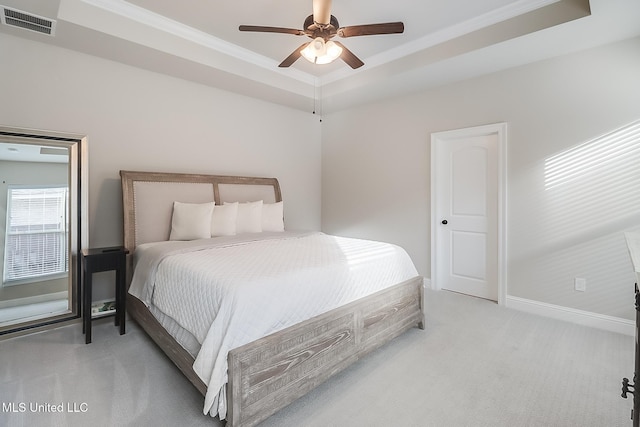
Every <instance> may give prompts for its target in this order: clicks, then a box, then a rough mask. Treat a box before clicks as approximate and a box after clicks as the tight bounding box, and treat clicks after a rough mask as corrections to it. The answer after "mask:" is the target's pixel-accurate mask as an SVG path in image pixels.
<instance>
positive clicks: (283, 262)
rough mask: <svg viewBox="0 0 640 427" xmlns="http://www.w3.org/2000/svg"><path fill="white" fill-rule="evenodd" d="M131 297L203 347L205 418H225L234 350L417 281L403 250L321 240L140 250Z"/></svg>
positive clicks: (272, 237)
mask: <svg viewBox="0 0 640 427" xmlns="http://www.w3.org/2000/svg"><path fill="white" fill-rule="evenodd" d="M134 255H135V257H134V262H135V273H134V276H133V280H132V284H131V288H130V291H129V292H130V293H131V294H132V295H133V296H135V297H137V298H138V299H140V300H142V301H143V302H144V303H145V304H147V305H148V306H150V305H153V306H155V308H156V309H158V310H160V311H162V312H163V313H165V314H166V315H168V316H170V317H171V318H173V319H174V320H175V321H176V322H177V323H178V324H179V325H180V326H182V327H183V328H185V329H186V330H188V331H189V332H190V333H191V334H193V335H194V336H195V337H196V339H197V340H198V342H199V343H200V344H201V347H200V351H199V353H198V355H197V357H196V359H195V363H194V365H193V368H194V370H195V372H196V373H197V374H198V376H199V377H200V378H201V379H202V381H203V382H204V383H205V384H208V389H207V394H206V397H205V404H204V413H207V412H209V413H210V414H211V415H212V416H215V415H216V414H217V415H219V416H220V419H224V418H225V417H226V411H227V408H226V394H225V392H226V387H225V384H226V382H227V353H228V352H229V350H231V349H233V348H236V347H239V346H241V345H243V344H246V343H248V342H251V341H254V340H256V339H258V338H261V337H263V336H266V335H268V334H270V333H273V332H276V331H278V330H281V329H283V328H285V327H287V326H290V325H293V324H295V323H298V322H300V321H303V320H306V319H309V318H311V317H313V316H315V315H318V314H321V313H324V312H326V311H329V310H331V309H333V308H336V307H339V306H341V305H344V304H347V303H349V302H351V301H354V300H356V299H358V298H361V297H363V296H366V295H369V294H372V293H374V292H376V291H379V290H381V289H384V288H386V287H389V286H391V285H394V284H397V283H400V282H403V281H405V280H408V279H410V278H412V277H415V276H417V275H418V273H417V271H416V269H415V267H414V265H413V263H412V262H411V259H410V258H409V256H408V255H407V253H406V252H405V251H404V250H403V249H402V248H400V247H398V246H394V245H390V244H386V243H380V242H372V241H365V240H357V239H349V238H341V237H335V236H330V235H326V234H323V233H291V232H284V233H261V234H250V235H243V236H234V237H216V238H213V239H203V240H196V241H191V242H162V243H153V244H146V245H140V246H139V247H138V248H136V251H135V254H134Z"/></svg>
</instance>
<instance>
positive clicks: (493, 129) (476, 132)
mask: <svg viewBox="0 0 640 427" xmlns="http://www.w3.org/2000/svg"><path fill="white" fill-rule="evenodd" d="M493 134H495V135H497V137H498V144H497V145H498V146H497V153H496V154H497V159H496V163H497V167H498V189H497V193H498V194H497V199H498V207H497V208H498V211H497V215H498V218H497V220H498V226H497V233H498V236H497V242H498V254H497V262H498V265H497V273H498V274H497V278H498V304H499V305H505V304H506V301H507V263H506V254H507V209H506V206H507V123H506V122H503V123H494V124H489V125H483V126H474V127H469V128H463V129H455V130H449V131H443V132H435V133H432V134H431V174H430V175H431V288H432V289H435V290H441V289H442V285H441V283H438V280H437V277H438V276H437V275H436V272H437V269H438V254H437V244H436V243H437V242H436V237H435V236H436V230H437V226H438V218H437V215H436V212H437V196H438V187H439V185H440V180H439V179H438V173H437V172H438V162H437V159H438V154H439V151H438V147H439V146H440V145H441V144H445V143H447V142H448V141H450V140H454V139H460V138H465V137H472V136H484V135H493Z"/></svg>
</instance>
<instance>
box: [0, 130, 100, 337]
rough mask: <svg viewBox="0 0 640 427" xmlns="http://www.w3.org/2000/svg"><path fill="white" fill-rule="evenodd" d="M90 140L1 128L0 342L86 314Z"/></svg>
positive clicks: (72, 136) (62, 134)
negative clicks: (83, 264) (84, 279)
mask: <svg viewBox="0 0 640 427" xmlns="http://www.w3.org/2000/svg"><path fill="white" fill-rule="evenodd" d="M87 159H88V156H87V139H86V137H85V136H83V135H76V134H67V133H61V132H51V131H41V130H32V129H21V128H12V127H6V126H0V226H1V227H0V229H1V231H0V276H1V278H2V282H1V283H0V339H3V338H8V337H12V336H16V335H20V334H24V333H29V332H34V331H38V330H43V329H48V328H52V327H56V326H60V325H62V324H64V323H65V322H67V323H68V322H73V321H76V320H77V319H78V318H79V316H80V314H81V313H80V309H81V307H80V301H81V299H80V291H81V289H80V288H81V286H80V276H81V271H80V268H81V267H80V257H79V253H80V251H81V250H82V248H86V247H87V246H88V244H87V242H88V221H87V203H88V198H87V189H88V180H87V176H88V165H87Z"/></svg>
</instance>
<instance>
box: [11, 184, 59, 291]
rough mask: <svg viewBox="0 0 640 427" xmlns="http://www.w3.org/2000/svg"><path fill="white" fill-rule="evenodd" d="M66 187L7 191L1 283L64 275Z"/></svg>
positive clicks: (16, 188) (15, 188)
mask: <svg viewBox="0 0 640 427" xmlns="http://www.w3.org/2000/svg"><path fill="white" fill-rule="evenodd" d="M67 194H68V189H67V187H39V188H34V187H31V188H25V187H9V190H8V197H7V233H6V243H5V252H4V254H5V256H4V278H3V279H4V283H5V284H12V283H11V282H16V281H19V282H25V281H34V280H38V279H41V278H46V277H47V276H50V275H56V274H61V273H65V272H66V271H67V264H68V250H67V241H68V235H67V230H68V227H67V217H68V210H67V206H68V203H67Z"/></svg>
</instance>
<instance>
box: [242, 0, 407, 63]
mask: <svg viewBox="0 0 640 427" xmlns="http://www.w3.org/2000/svg"><path fill="white" fill-rule="evenodd" d="M303 27H304V30H296V29H293V28H281V27H264V26H258V25H240V27H239V28H238V29H239V30H240V31H253V32H262V33H282V34H293V35H295V36H307V37H309V38H311V39H312V40H311V41H310V42H307V43H304V44H303V45H301V46H300V47H299V48H298V49H296V50H294V51H293V53H291V55H289V56H288V57H286V58H285V60H284V61H282V62H281V63H280V65H278V66H279V67H289V66H291V65H292V64H293V63H294V62H296V60H297V59H298V58H300V56H303V57H304V58H306V59H307V60H309V61H310V62H313V63H316V64H327V63H329V62H332V61H333V60H335V59H337V58H342V60H343V61H344V62H346V63H347V64H348V65H349V66H350V67H351V68H353V69H356V68H359V67H362V66H363V65H364V62H362V61H361V60H360V58H358V57H357V56H356V55H354V54H353V53H352V52H351V51H350V50H349V49H347V48H346V47H345V46H344V45H343V44H342V43H340V42H337V41H333V40H331V39H332V38H333V37H335V36H336V35H338V36H340V37H342V38H346V37H356V36H371V35H376V34H399V33H402V32H404V24H403V23H402V22H387V23H382V24H368V25H354V26H350V27H340V24H338V20H337V19H336V17H335V16H333V15H331V0H313V15H309V16H308V17H307V19H305V20H304V25H303Z"/></svg>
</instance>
